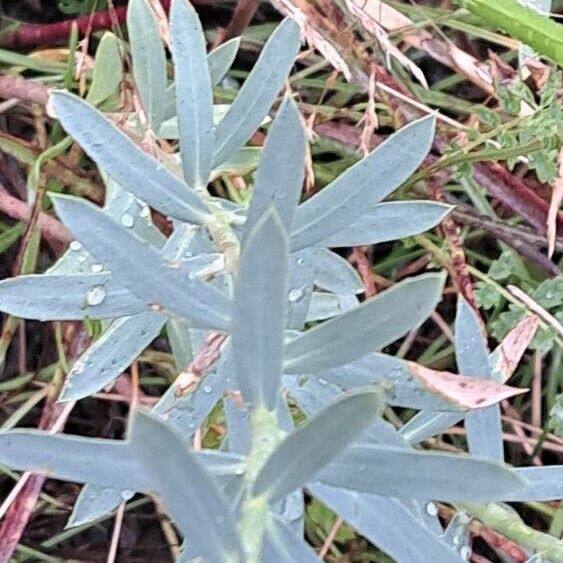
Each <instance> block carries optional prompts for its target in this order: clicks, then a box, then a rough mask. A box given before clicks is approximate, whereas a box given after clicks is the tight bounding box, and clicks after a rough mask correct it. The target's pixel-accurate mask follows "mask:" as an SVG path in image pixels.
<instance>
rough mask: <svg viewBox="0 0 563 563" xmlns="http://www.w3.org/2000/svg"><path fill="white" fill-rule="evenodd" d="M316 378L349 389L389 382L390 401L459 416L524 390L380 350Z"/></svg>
mask: <svg viewBox="0 0 563 563" xmlns="http://www.w3.org/2000/svg"><path fill="white" fill-rule="evenodd" d="M316 377H318V378H319V379H322V380H324V381H325V382H327V381H328V382H330V383H335V384H337V385H338V386H339V387H341V388H342V389H345V390H353V389H357V388H358V387H360V388H361V387H367V386H370V385H374V384H375V383H382V384H384V386H385V384H386V383H387V384H389V391H386V393H385V395H386V397H385V398H386V401H387V403H389V404H391V405H396V406H401V407H408V408H415V409H433V410H437V411H457V415H456V418H459V417H461V416H462V414H461V412H460V411H464V410H470V409H479V408H483V407H485V406H488V405H492V404H495V403H498V402H499V401H501V400H503V399H506V398H508V397H512V396H513V395H517V394H518V393H521V392H523V390H522V389H517V388H514V387H508V386H506V385H501V384H499V383H496V382H495V381H491V380H488V379H472V380H467V379H465V378H462V377H459V375H457V374H454V373H449V372H447V371H438V370H433V369H430V368H427V367H425V366H422V365H420V364H417V363H415V362H409V361H405V360H401V359H399V358H394V357H393V356H389V355H387V354H377V353H376V354H369V355H368V356H365V357H364V358H361V359H360V360H357V361H355V362H351V363H349V364H346V365H344V366H339V367H337V368H334V369H331V370H328V371H323V372H321V373H319V374H317V375H316ZM384 389H385V390H386V387H384Z"/></svg>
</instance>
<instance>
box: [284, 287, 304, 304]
mask: <svg viewBox="0 0 563 563" xmlns="http://www.w3.org/2000/svg"><path fill="white" fill-rule="evenodd" d="M304 296H305V291H304V290H303V288H302V287H296V288H294V289H292V290H290V292H289V294H288V296H287V298H288V299H289V301H290V302H291V303H298V302H299V301H301V299H303V297H304Z"/></svg>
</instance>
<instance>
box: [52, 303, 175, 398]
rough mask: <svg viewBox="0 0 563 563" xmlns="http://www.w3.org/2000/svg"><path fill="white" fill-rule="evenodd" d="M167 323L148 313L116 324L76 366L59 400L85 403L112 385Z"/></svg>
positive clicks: (66, 381) (110, 327)
mask: <svg viewBox="0 0 563 563" xmlns="http://www.w3.org/2000/svg"><path fill="white" fill-rule="evenodd" d="M165 320H166V319H165V318H164V317H163V316H162V315H158V314H156V313H150V312H146V313H141V314H140V315H134V316H133V317H123V318H121V319H117V320H116V321H114V322H113V323H112V324H111V325H110V326H109V328H108V329H107V330H106V331H105V332H104V334H102V336H101V337H100V338H98V340H96V341H95V342H94V343H93V344H92V345H91V346H90V348H88V350H86V352H85V353H84V354H83V355H82V356H81V357H80V359H78V360H77V361H76V362H75V363H74V365H73V366H72V369H71V370H70V372H69V373H68V375H67V377H66V379H65V385H64V388H63V391H62V393H61V396H60V398H59V400H61V401H70V400H71V399H73V400H78V399H82V398H83V397H87V396H88V395H92V394H93V393H96V392H97V391H99V390H100V389H102V388H104V387H105V386H106V385H109V384H110V383H112V382H113V380H114V379H116V378H117V377H119V375H120V374H121V373H122V372H123V371H124V370H125V369H127V368H128V367H129V366H130V365H131V364H132V363H133V362H134V361H135V360H136V359H137V357H138V356H139V354H140V353H141V352H142V351H143V350H144V349H145V348H146V347H147V346H148V345H149V344H150V343H151V342H152V341H153V340H154V339H155V338H156V337H157V336H158V335H159V333H160V330H161V329H162V327H163V325H164V322H165Z"/></svg>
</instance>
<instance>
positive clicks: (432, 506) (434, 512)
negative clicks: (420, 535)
mask: <svg viewBox="0 0 563 563" xmlns="http://www.w3.org/2000/svg"><path fill="white" fill-rule="evenodd" d="M426 513H427V514H429V515H430V516H438V507H437V506H436V503H434V502H429V503H428V504H427V505H426Z"/></svg>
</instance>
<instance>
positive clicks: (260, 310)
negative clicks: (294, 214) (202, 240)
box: [231, 208, 289, 410]
mask: <svg viewBox="0 0 563 563" xmlns="http://www.w3.org/2000/svg"><path fill="white" fill-rule="evenodd" d="M288 256H289V250H288V240H287V235H286V234H285V231H284V228H283V225H282V223H281V221H280V219H279V216H278V214H277V213H276V211H275V209H273V208H270V209H269V210H268V211H266V213H265V215H263V216H262V218H261V219H260V220H259V221H258V222H257V223H256V225H255V226H254V229H253V230H252V231H251V233H250V235H249V236H248V239H247V241H246V243H245V245H244V247H243V251H242V256H241V260H240V265H239V272H238V275H237V280H236V287H235V296H234V302H233V323H232V329H231V337H232V340H233V354H234V357H235V366H236V374H237V379H238V382H239V385H240V388H241V391H242V393H243V395H244V397H245V399H246V400H247V401H250V402H251V403H252V404H254V405H264V406H265V407H266V408H267V409H268V410H272V409H273V408H274V406H275V402H276V396H277V392H278V388H279V383H280V379H281V374H282V353H283V332H284V329H285V324H286V308H287V268H288V266H287V264H288Z"/></svg>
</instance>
